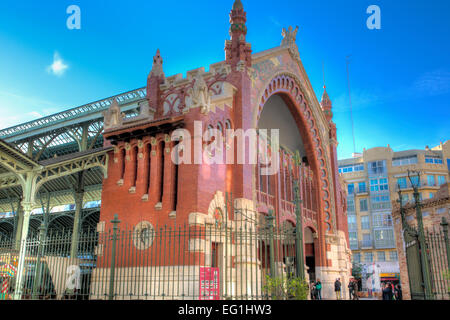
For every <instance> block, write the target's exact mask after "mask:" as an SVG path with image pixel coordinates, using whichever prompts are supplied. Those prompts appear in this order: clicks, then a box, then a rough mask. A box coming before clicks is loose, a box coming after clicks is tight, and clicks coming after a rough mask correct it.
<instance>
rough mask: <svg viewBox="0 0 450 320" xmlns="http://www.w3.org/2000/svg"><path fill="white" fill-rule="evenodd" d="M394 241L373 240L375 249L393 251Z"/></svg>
mask: <svg viewBox="0 0 450 320" xmlns="http://www.w3.org/2000/svg"><path fill="white" fill-rule="evenodd" d="M395 247H396V246H395V241H394V240H389V239H381V240H375V249H394V248H395Z"/></svg>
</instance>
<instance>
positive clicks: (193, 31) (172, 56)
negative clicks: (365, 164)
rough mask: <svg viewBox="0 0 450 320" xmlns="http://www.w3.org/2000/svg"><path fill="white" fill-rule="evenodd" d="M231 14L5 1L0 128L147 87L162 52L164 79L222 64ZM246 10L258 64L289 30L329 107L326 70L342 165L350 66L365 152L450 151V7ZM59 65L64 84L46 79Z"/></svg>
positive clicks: (195, 5)
mask: <svg viewBox="0 0 450 320" xmlns="http://www.w3.org/2000/svg"><path fill="white" fill-rule="evenodd" d="M232 3H233V0H230V1H211V0H209V1H207V0H198V1H174V2H167V1H148V0H147V1H144V0H142V1H138V0H128V1H112V0H108V1H107V0H89V1H88V0H82V1H77V0H71V1H65V0H59V1H54V0H42V1H31V0H28V1H17V0H2V1H1V2H0V112H1V113H0V114H1V116H0V127H1V128H4V127H8V126H11V125H14V124H18V123H21V122H24V121H28V120H32V119H36V118H38V117H40V116H45V115H48V114H51V113H55V112H58V111H62V110H64V109H67V108H70V107H75V106H78V105H82V104H84V103H88V102H92V101H95V100H98V99H101V98H106V97H109V96H112V95H114V94H118V93H121V92H125V91H128V90H132V89H135V88H138V87H143V86H145V83H146V77H147V75H148V72H149V71H150V69H151V65H152V58H153V55H154V53H155V51H156V49H157V48H160V50H161V54H162V57H163V59H164V71H165V74H166V76H169V75H173V74H176V73H183V74H185V73H186V71H188V70H191V69H194V68H198V67H201V66H205V67H206V68H208V66H209V64H211V63H214V62H218V61H221V60H223V59H224V51H223V48H224V41H225V39H228V38H229V35H228V28H229V21H228V19H229V18H228V13H229V11H230V9H231V6H232ZM72 4H75V5H78V6H79V7H80V9H81V30H69V29H68V28H67V27H66V20H67V18H68V17H69V15H68V14H67V13H66V9H67V7H68V6H69V5H72ZM243 4H244V7H245V10H246V11H247V28H248V35H247V41H249V42H250V43H251V44H252V48H253V52H258V51H262V50H265V49H269V48H272V47H275V46H277V45H279V44H280V42H281V38H282V37H281V29H282V27H287V26H289V25H293V26H296V25H298V26H299V32H298V34H297V44H298V47H299V50H300V57H301V59H302V61H303V64H304V66H305V69H306V71H307V73H308V76H309V78H310V81H311V83H312V86H313V88H314V90H315V92H316V95H317V96H318V97H319V99H320V96H321V95H322V90H323V89H322V85H323V80H322V78H323V77H322V63H324V64H325V78H326V85H327V91H328V93H329V95H330V98H331V99H332V101H333V107H334V120H335V122H336V123H337V128H338V139H339V147H338V157H339V158H346V157H350V156H351V154H352V152H353V142H352V130H351V122H350V113H349V106H348V105H349V104H348V89H347V75H346V61H345V60H346V56H348V55H351V64H350V81H351V90H352V102H353V116H354V128H355V136H356V151H358V152H359V151H362V149H363V148H372V147H376V146H386V145H387V144H390V146H391V147H392V148H394V150H402V149H410V148H421V149H423V148H424V147H425V146H426V145H429V146H430V147H433V146H435V145H438V144H439V142H440V141H445V140H448V139H450V108H449V101H450V59H449V57H450V54H449V53H450V41H449V38H450V37H449V35H450V20H449V19H448V12H450V1H446V0H432V1H425V0H408V1H407V0H395V1H394V0H390V1H384V0H370V1H365V0H345V1H338V0H314V1H300V0H296V1H294V0H290V1H289V0H285V1H283V2H276V1H267V0H258V1H253V0H252V1H251V0H243ZM372 4H376V5H378V6H379V7H380V9H381V30H369V29H368V28H367V27H366V20H367V18H368V17H369V14H367V13H366V9H367V7H368V6H369V5H372ZM55 55H56V57H57V60H58V59H62V60H61V61H62V62H61V64H60V67H61V68H59V69H58V68H57V69H55V70H60V71H61V74H59V75H58V74H55V73H52V72H50V71H49V69H48V68H49V66H50V65H52V63H53V62H54V58H55ZM58 57H59V58H58ZM64 66H67V68H64Z"/></svg>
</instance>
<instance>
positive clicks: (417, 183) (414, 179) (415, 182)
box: [411, 176, 420, 187]
mask: <svg viewBox="0 0 450 320" xmlns="http://www.w3.org/2000/svg"><path fill="white" fill-rule="evenodd" d="M411 183H412V184H413V185H415V186H418V187H420V181H419V177H418V176H411Z"/></svg>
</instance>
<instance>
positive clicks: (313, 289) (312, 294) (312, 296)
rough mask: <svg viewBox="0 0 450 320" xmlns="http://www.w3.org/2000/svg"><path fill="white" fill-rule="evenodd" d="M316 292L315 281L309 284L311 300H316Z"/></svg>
mask: <svg viewBox="0 0 450 320" xmlns="http://www.w3.org/2000/svg"><path fill="white" fill-rule="evenodd" d="M315 290H316V286H315V285H314V280H312V281H311V283H310V284H309V294H310V297H311V300H314V298H315V295H314V291H315Z"/></svg>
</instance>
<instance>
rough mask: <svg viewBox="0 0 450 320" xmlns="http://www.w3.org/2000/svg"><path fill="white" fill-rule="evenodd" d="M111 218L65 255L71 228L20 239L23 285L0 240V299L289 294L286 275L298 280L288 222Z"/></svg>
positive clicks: (13, 255) (12, 255)
mask: <svg viewBox="0 0 450 320" xmlns="http://www.w3.org/2000/svg"><path fill="white" fill-rule="evenodd" d="M263 220H264V219H263ZM112 222H113V225H114V228H112V229H110V230H107V231H105V232H97V231H96V230H91V231H90V230H85V231H84V232H83V233H82V234H81V235H80V236H79V240H78V254H77V256H76V257H71V256H70V252H71V244H72V234H71V232H56V233H49V234H46V233H45V232H44V230H41V232H40V234H32V235H30V236H29V238H28V240H27V241H26V243H24V244H23V245H25V255H24V268H23V281H22V282H23V284H22V286H19V285H18V283H16V282H18V273H19V270H17V266H18V259H19V252H18V251H16V250H14V247H15V246H14V241H12V240H11V239H1V238H0V268H1V269H0V278H1V279H0V280H1V281H2V299H11V298H12V296H14V293H16V298H17V296H18V298H19V299H82V300H84V299H89V300H99V299H100V300H106V299H111V300H112V299H114V300H123V299H133V300H150V299H189V300H196V299H201V300H212V299H271V298H289V297H292V295H293V294H292V293H287V295H286V294H285V290H286V287H287V286H289V285H288V283H289V281H290V280H291V279H296V278H297V276H299V277H300V278H302V279H303V275H297V274H296V272H297V271H296V270H300V269H297V268H296V262H297V261H296V245H298V244H300V245H301V246H302V247H303V244H302V242H299V237H297V236H296V234H295V229H294V228H289V227H284V228H281V227H274V226H273V217H271V216H269V217H268V219H266V220H264V221H260V222H259V223H258V222H257V221H252V220H248V219H247V220H242V221H236V220H234V221H230V222H228V224H227V223H226V222H225V223H223V224H222V223H219V222H218V221H217V220H215V221H209V222H204V223H201V224H195V225H192V224H191V225H188V224H185V225H179V226H177V225H173V226H167V225H164V226H152V225H151V224H150V223H148V222H141V223H140V224H138V226H137V227H135V228H133V229H132V230H128V229H127V228H125V227H123V228H121V226H120V223H119V222H118V221H117V219H115V221H112ZM299 260H300V259H299ZM301 260H303V259H301ZM301 263H303V261H301ZM275 280H276V281H275ZM274 283H275V285H274ZM16 288H19V290H18V291H17V292H15V290H16ZM20 288H21V289H20ZM280 291H282V294H280Z"/></svg>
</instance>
